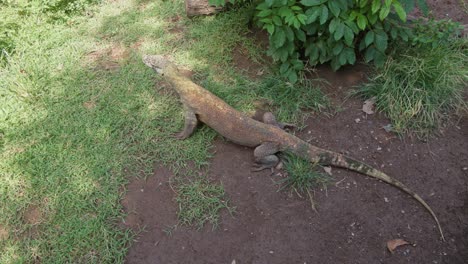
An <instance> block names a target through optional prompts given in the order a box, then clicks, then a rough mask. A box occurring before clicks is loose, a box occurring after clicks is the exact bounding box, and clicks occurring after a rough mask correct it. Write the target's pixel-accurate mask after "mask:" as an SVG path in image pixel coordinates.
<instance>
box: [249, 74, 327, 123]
mask: <svg viewBox="0 0 468 264" xmlns="http://www.w3.org/2000/svg"><path fill="white" fill-rule="evenodd" d="M318 87H319V83H317V82H316V81H314V80H309V79H305V78H302V79H301V80H300V81H299V82H297V83H296V84H294V85H293V84H291V83H289V82H286V81H284V80H282V79H278V78H276V77H273V76H272V77H267V78H265V79H264V80H263V81H262V82H260V83H258V84H257V85H256V86H255V92H256V93H257V95H258V96H259V97H262V98H265V99H267V100H268V101H270V102H273V105H272V106H273V108H274V110H275V111H274V112H275V114H276V116H277V119H278V120H281V121H283V122H291V123H298V124H302V121H303V120H304V119H305V118H306V117H307V114H308V112H304V110H308V111H315V112H322V111H325V112H326V111H327V110H328V109H329V108H330V101H329V99H328V98H327V97H326V96H325V94H324V93H323V92H322V91H321V90H320V89H319V88H318Z"/></svg>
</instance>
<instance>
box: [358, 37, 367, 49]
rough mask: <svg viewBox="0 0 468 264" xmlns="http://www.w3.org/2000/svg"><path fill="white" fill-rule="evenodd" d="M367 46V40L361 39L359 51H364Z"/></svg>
mask: <svg viewBox="0 0 468 264" xmlns="http://www.w3.org/2000/svg"><path fill="white" fill-rule="evenodd" d="M366 47H367V46H366V43H365V41H364V40H363V39H361V41H359V51H363V50H364V49H365V48H366Z"/></svg>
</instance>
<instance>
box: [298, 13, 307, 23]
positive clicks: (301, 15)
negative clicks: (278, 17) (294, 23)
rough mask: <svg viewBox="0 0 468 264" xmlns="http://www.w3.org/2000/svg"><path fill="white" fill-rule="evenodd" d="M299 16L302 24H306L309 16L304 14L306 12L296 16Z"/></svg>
mask: <svg viewBox="0 0 468 264" xmlns="http://www.w3.org/2000/svg"><path fill="white" fill-rule="evenodd" d="M296 17H297V20H298V21H299V22H301V24H302V25H305V24H306V19H307V16H306V15H304V14H299V15H297V16H296Z"/></svg>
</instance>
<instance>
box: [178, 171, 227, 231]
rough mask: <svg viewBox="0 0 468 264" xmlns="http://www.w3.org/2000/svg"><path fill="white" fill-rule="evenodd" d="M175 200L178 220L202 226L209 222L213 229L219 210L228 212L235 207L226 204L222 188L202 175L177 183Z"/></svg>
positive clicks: (183, 223) (217, 220) (215, 225)
mask: <svg viewBox="0 0 468 264" xmlns="http://www.w3.org/2000/svg"><path fill="white" fill-rule="evenodd" d="M175 189H176V192H177V198H176V201H177V203H178V204H179V212H178V215H179V221H180V223H181V224H182V225H196V226H198V228H202V227H203V226H204V225H205V224H206V223H210V224H211V225H212V226H213V229H215V228H216V227H217V226H218V222H219V212H220V211H221V210H223V209H226V210H228V211H229V212H230V213H232V212H234V210H235V208H233V207H230V206H229V205H228V201H227V200H226V197H225V192H224V188H223V186H222V185H220V184H215V183H210V182H208V180H207V179H206V178H204V177H201V178H198V179H195V180H192V181H190V182H184V183H179V184H177V187H176V188H175Z"/></svg>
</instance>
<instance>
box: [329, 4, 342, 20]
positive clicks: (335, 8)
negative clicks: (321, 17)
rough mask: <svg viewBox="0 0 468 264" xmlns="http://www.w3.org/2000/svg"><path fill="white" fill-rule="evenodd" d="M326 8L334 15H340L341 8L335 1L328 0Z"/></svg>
mask: <svg viewBox="0 0 468 264" xmlns="http://www.w3.org/2000/svg"><path fill="white" fill-rule="evenodd" d="M328 8H329V9H330V12H331V13H332V14H333V15H334V16H335V17H338V16H339V15H340V11H341V9H340V6H339V4H338V2H337V1H328Z"/></svg>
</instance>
